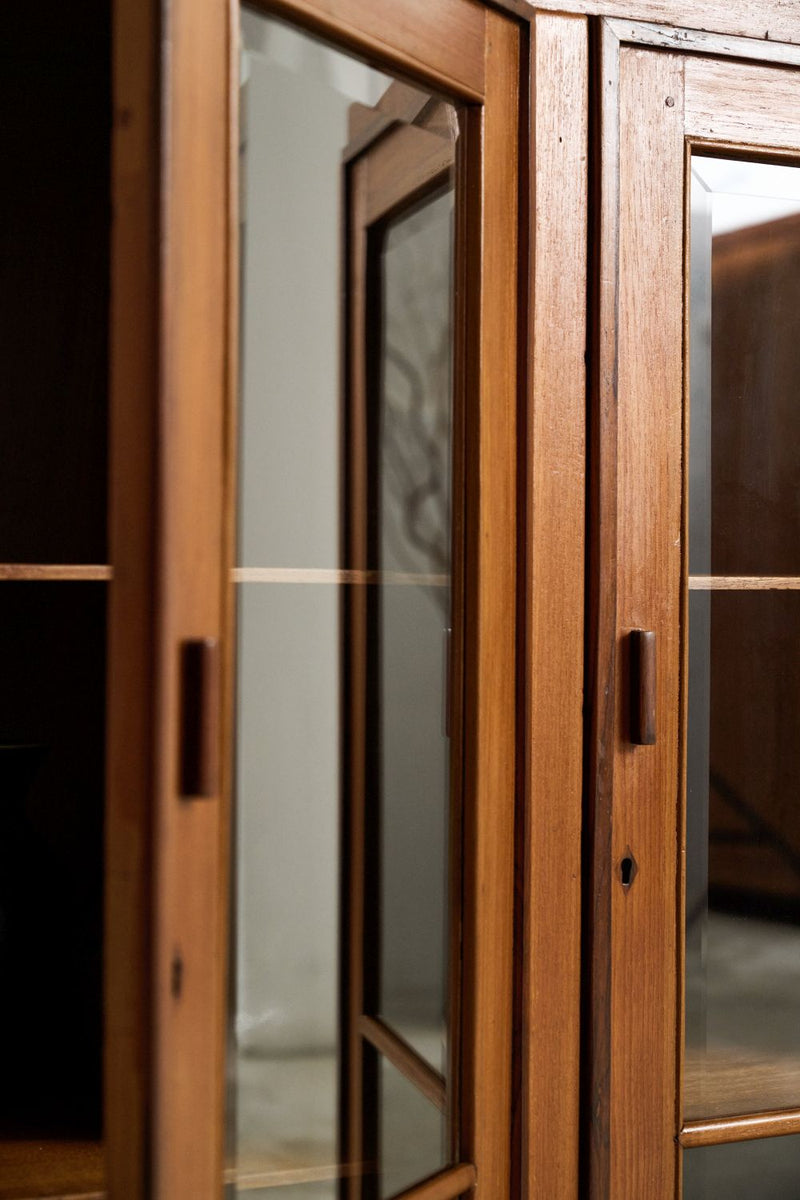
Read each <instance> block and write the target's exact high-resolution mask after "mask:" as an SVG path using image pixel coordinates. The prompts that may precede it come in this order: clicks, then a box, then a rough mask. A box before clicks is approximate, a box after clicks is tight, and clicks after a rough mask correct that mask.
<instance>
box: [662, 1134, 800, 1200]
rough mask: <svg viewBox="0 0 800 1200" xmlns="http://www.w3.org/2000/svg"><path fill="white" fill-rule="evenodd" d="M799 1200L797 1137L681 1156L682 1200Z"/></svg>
mask: <svg viewBox="0 0 800 1200" xmlns="http://www.w3.org/2000/svg"><path fill="white" fill-rule="evenodd" d="M722 1197H724V1200H754V1198H755V1197H758V1200H800V1137H779V1138H763V1139H761V1140H759V1141H753V1142H734V1143H733V1144H731V1145H728V1146H698V1147H696V1148H695V1149H693V1150H685V1151H684V1154H683V1200H721V1198H722Z"/></svg>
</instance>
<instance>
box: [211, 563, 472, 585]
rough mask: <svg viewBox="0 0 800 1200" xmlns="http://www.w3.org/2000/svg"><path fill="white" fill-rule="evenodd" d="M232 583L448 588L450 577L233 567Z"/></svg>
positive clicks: (324, 569)
mask: <svg viewBox="0 0 800 1200" xmlns="http://www.w3.org/2000/svg"><path fill="white" fill-rule="evenodd" d="M231 578H232V580H233V582H234V583H312V584H313V583H316V584H362V585H363V584H387V585H388V584H393V585H398V584H399V585H406V586H416V587H448V586H449V584H450V576H449V575H445V574H441V575H433V574H431V575H428V574H425V573H424V572H419V573H417V572H414V571H346V570H340V569H339V568H338V567H316V568H315V567H234V569H233V571H232V572H231Z"/></svg>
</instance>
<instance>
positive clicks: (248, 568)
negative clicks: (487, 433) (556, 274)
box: [229, 10, 458, 1200]
mask: <svg viewBox="0 0 800 1200" xmlns="http://www.w3.org/2000/svg"><path fill="white" fill-rule="evenodd" d="M242 35H243V46H242V70H241V89H242V90H241V126H240V143H241V183H240V197H241V199H240V233H241V304H240V309H241V325H240V340H241V370H240V387H241V394H240V408H239V430H240V447H239V507H238V541H239V554H238V561H237V566H236V570H235V580H236V582H237V584H238V587H239V593H238V650H237V662H236V671H237V697H236V699H237V716H236V764H235V770H236V815H235V823H236V836H235V859H234V877H235V887H236V900H235V905H234V907H235V929H234V934H233V942H234V953H235V963H234V978H235V999H234V1003H233V1006H232V1013H231V1026H232V1028H231V1071H230V1077H231V1080H232V1083H231V1088H230V1106H229V1130H230V1139H229V1141H230V1159H231V1166H230V1175H229V1178H230V1179H231V1181H232V1182H234V1183H235V1184H236V1186H238V1188H239V1190H241V1191H242V1192H244V1191H250V1192H253V1191H255V1193H256V1194H257V1193H258V1189H259V1188H261V1189H267V1188H272V1187H274V1186H278V1185H280V1186H287V1187H290V1188H295V1189H297V1190H296V1192H294V1193H293V1194H296V1195H298V1196H302V1197H305V1196H306V1195H307V1196H308V1200H310V1198H311V1197H312V1196H313V1197H317V1196H328V1195H329V1196H332V1195H333V1194H334V1192H337V1189H338V1187H339V1183H338V1181H339V1179H340V1178H341V1177H342V1176H343V1175H348V1174H351V1173H354V1172H355V1173H359V1172H361V1171H362V1170H363V1171H364V1172H365V1174H366V1176H367V1177H368V1179H369V1180H370V1181H372V1182H374V1181H375V1179H376V1178H377V1177H380V1176H381V1174H382V1173H383V1168H384V1164H383V1162H382V1159H381V1154H382V1153H383V1151H384V1148H385V1150H386V1153H387V1154H389V1153H390V1152H391V1154H396V1153H397V1142H398V1138H399V1137H401V1135H402V1136H404V1134H403V1130H404V1129H406V1128H407V1127H408V1128H416V1126H415V1125H414V1120H416V1118H414V1119H413V1120H411V1124H410V1125H408V1122H406V1119H405V1117H404V1116H403V1113H404V1112H405V1111H406V1109H408V1111H409V1112H412V1110H413V1108H414V1103H413V1102H412V1101H409V1100H408V1099H402V1097H401V1093H402V1092H403V1089H405V1088H410V1089H411V1090H412V1093H413V1101H414V1102H418V1103H420V1104H422V1106H423V1110H424V1111H427V1109H428V1108H432V1106H431V1105H430V1102H429V1101H427V1100H426V1099H425V1098H424V1096H422V1095H421V1094H417V1093H416V1091H415V1089H414V1088H413V1087H412V1085H410V1084H408V1083H406V1081H405V1080H402V1081H401V1082H402V1087H401V1088H400V1089H399V1091H398V1087H397V1085H396V1084H395V1083H394V1082H390V1083H387V1084H385V1085H384V1082H383V1073H382V1072H381V1070H380V1069H379V1068H378V1066H377V1060H376V1058H375V1053H374V1051H373V1050H372V1048H371V1047H370V1045H369V1044H368V1043H367V1042H366V1041H365V1040H364V1039H363V1038H362V1037H361V1035H360V1032H359V1030H360V1026H359V1021H360V1018H361V1017H362V1016H369V1017H373V1018H374V1017H381V1018H382V1019H383V1020H385V1022H386V1023H387V1024H388V1025H389V1026H391V1027H393V1028H394V1029H395V1030H396V1031H397V1032H398V1033H399V1034H400V1035H401V1036H402V1037H403V1038H405V1040H406V1041H407V1042H409V1043H410V1044H411V1045H412V1046H413V1047H414V1049H415V1050H416V1052H417V1053H418V1054H419V1055H421V1056H422V1057H424V1058H426V1059H427V1060H428V1061H429V1063H431V1064H432V1066H433V1067H434V1068H435V1070H436V1071H438V1072H440V1073H442V1074H443V1073H444V1068H445V1064H446V1055H447V1051H446V1043H447V1028H446V1020H445V1012H446V1007H447V1003H448V986H447V972H448V959H447V948H448V946H449V942H450V913H449V897H448V876H447V866H448V837H449V833H448V829H449V824H448V819H449V807H450V784H449V778H448V761H449V754H450V750H449V745H450V742H449V739H448V737H447V736H446V731H445V728H444V719H445V711H444V710H445V699H446V694H447V682H446V666H447V659H446V654H445V632H446V630H448V629H449V628H450V625H451V619H450V560H451V544H450V543H451V536H452V535H451V528H452V522H451V514H450V510H451V483H450V479H451V471H452V467H451V460H452V456H453V443H452V436H451V428H452V408H453V404H452V343H453V329H452V295H453V286H452V277H453V169H454V163H455V145H456V137H457V130H458V122H457V114H456V112H455V110H454V109H453V108H451V107H450V106H448V105H447V104H444V103H443V102H441V101H439V100H438V99H436V98H434V97H431V96H430V95H427V94H425V93H423V92H421V91H418V90H416V89H414V88H412V87H410V86H409V85H407V84H405V83H403V84H400V83H398V82H396V81H393V80H391V79H390V78H389V77H388V76H386V75H384V74H381V73H380V72H378V71H374V70H372V69H370V68H369V67H367V66H365V65H364V64H363V63H361V62H358V61H356V60H355V59H353V58H350V57H349V56H348V55H345V54H342V53H340V52H338V51H336V50H333V49H331V48H330V47H328V46H326V45H323V44H321V43H320V42H318V41H315V40H313V39H312V38H310V37H308V36H306V35H305V34H303V33H300V32H298V31H296V30H293V29H291V28H289V27H287V26H285V25H283V24H281V23H280V22H277V21H274V20H272V19H269V18H266V17H265V16H263V15H262V14H259V13H254V12H250V11H247V10H243V12H242ZM351 1085H352V1088H353V1089H358V1088H360V1089H361V1092H362V1094H363V1097H364V1103H363V1106H362V1108H361V1109H360V1110H359V1111H357V1112H356V1111H355V1109H354V1107H353V1106H350V1108H346V1107H345V1108H342V1107H340V1098H341V1097H342V1096H343V1095H344V1096H346V1095H347V1094H348V1090H349V1088H350V1087H351ZM382 1096H383V1099H382ZM398 1097H400V1098H398ZM384 1100H385V1104H384ZM384 1107H385V1109H386V1112H385V1121H384V1117H383V1115H382V1114H383V1110H384ZM432 1111H433V1113H434V1117H435V1121H436V1145H437V1147H438V1148H439V1149H438V1151H437V1154H436V1155H433V1156H431V1155H430V1154H428V1153H427V1151H424V1146H425V1145H426V1144H427V1143H425V1142H424V1137H423V1142H422V1143H420V1149H419V1153H417V1154H413V1155H412V1158H413V1159H414V1160H415V1164H420V1163H421V1165H422V1167H423V1168H424V1169H425V1170H426V1171H427V1168H428V1163H429V1161H433V1159H435V1165H439V1163H440V1162H441V1146H442V1145H443V1144H444V1138H445V1134H444V1132H443V1129H444V1123H443V1118H442V1115H441V1113H439V1112H438V1110H436V1109H432ZM412 1115H413V1114H412ZM404 1122H406V1123H405V1124H404ZM423 1124H424V1123H423ZM420 1128H422V1126H421V1127H420ZM384 1134H385V1136H384ZM420 1136H423V1134H422V1133H421V1134H420ZM343 1145H344V1146H345V1147H349V1151H347V1150H346V1151H345V1153H344V1158H342V1157H341V1155H342V1150H341V1147H342V1146H343ZM423 1151H424V1152H423ZM348 1153H349V1154H351V1155H352V1156H353V1161H352V1162H351V1161H349V1160H348ZM403 1153H404V1154H405V1151H403ZM401 1157H402V1156H401ZM392 1161H394V1160H392ZM404 1161H405V1160H404V1159H403V1162H404ZM401 1165H402V1163H401ZM409 1169H411V1167H409ZM387 1171H388V1172H389V1174H387V1178H389V1177H390V1176H391V1178H394V1177H395V1176H397V1177H399V1173H401V1172H400V1168H399V1167H395V1166H392V1165H391V1164H390V1163H387ZM392 1171H394V1175H391V1172H392ZM237 1180H238V1183H237ZM370 1187H371V1183H369V1184H365V1188H366V1190H367V1191H368V1190H369V1188H370ZM365 1194H366V1193H365Z"/></svg>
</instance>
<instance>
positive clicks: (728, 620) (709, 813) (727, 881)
mask: <svg viewBox="0 0 800 1200" xmlns="http://www.w3.org/2000/svg"><path fill="white" fill-rule="evenodd" d="M689 614H690V615H689V640H690V647H691V651H690V655H691V657H690V679H689V683H690V707H689V736H690V739H691V738H692V737H693V736H698V737H699V736H700V733H701V731H702V735H703V737H704V739H705V750H704V755H702V756H701V755H700V754H696V755H695V757H694V759H693V760H692V761H691V763H690V773H689V805H690V808H691V809H694V810H700V811H702V812H703V813H704V814H705V818H704V819H705V820H706V821H707V825H708V832H707V840H706V843H705V845H703V844H699V843H698V842H697V841H695V842H690V844H689V848H688V849H689V858H690V876H689V879H690V888H689V891H688V894H687V963H686V968H687V1044H686V1089H687V1090H686V1113H687V1116H689V1117H692V1116H706V1115H713V1114H718V1113H735V1112H752V1111H755V1110H758V1109H769V1108H781V1107H786V1106H791V1105H794V1104H797V1103H798V1102H799V1101H800V1021H798V999H799V998H800V813H798V807H797V796H798V793H800V739H798V737H797V736H796V733H795V729H794V725H795V723H796V721H797V713H798V712H800V592H796V591H778V592H724V591H719V592H712V593H708V592H692V593H690V609H689ZM701 656H702V657H704V658H705V662H704V664H702V667H701V669H698V670H697V672H696V673H695V674H693V673H692V669H693V667H695V666H696V665H697V664H698V660H699V659H700V657H701ZM700 683H702V685H703V688H704V692H702V693H701V691H700ZM698 824H699V822H698ZM693 832H694V833H696V832H697V829H695V830H694V831H693ZM706 847H707V849H706ZM703 871H705V873H706V878H705V881H703V880H702V878H701V876H702V874H703Z"/></svg>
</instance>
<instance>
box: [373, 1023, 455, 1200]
mask: <svg viewBox="0 0 800 1200" xmlns="http://www.w3.org/2000/svg"><path fill="white" fill-rule="evenodd" d="M358 1032H359V1033H360V1034H361V1036H362V1037H363V1038H365V1039H366V1040H367V1041H368V1042H369V1043H370V1045H371V1046H374V1047H375V1049H376V1050H378V1051H379V1052H380V1053H381V1054H383V1055H385V1057H386V1058H388V1060H389V1062H390V1063H391V1064H392V1066H393V1067H396V1068H397V1070H398V1071H399V1072H400V1073H401V1075H405V1077H406V1079H407V1080H408V1081H409V1083H413V1084H414V1086H415V1087H416V1088H418V1089H419V1090H420V1091H421V1092H422V1094H423V1095H424V1096H427V1098H428V1099H429V1100H430V1102H431V1103H432V1104H435V1105H436V1107H437V1108H439V1109H441V1111H442V1112H444V1110H445V1105H446V1103H447V1085H446V1083H445V1080H444V1076H443V1075H440V1074H439V1072H438V1071H436V1070H434V1068H433V1067H432V1066H431V1065H430V1063H428V1062H426V1061H425V1059H424V1058H423V1057H422V1055H420V1054H418V1053H417V1051H416V1050H415V1049H414V1048H413V1046H410V1045H409V1044H408V1042H407V1041H406V1040H405V1038H402V1037H401V1036H400V1034H399V1033H395V1031H394V1030H393V1029H390V1028H389V1026H388V1025H386V1024H385V1023H384V1022H383V1021H381V1020H379V1019H378V1018H377V1017H365V1016H361V1017H359V1019H358ZM437 1194H438V1193H437Z"/></svg>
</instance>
